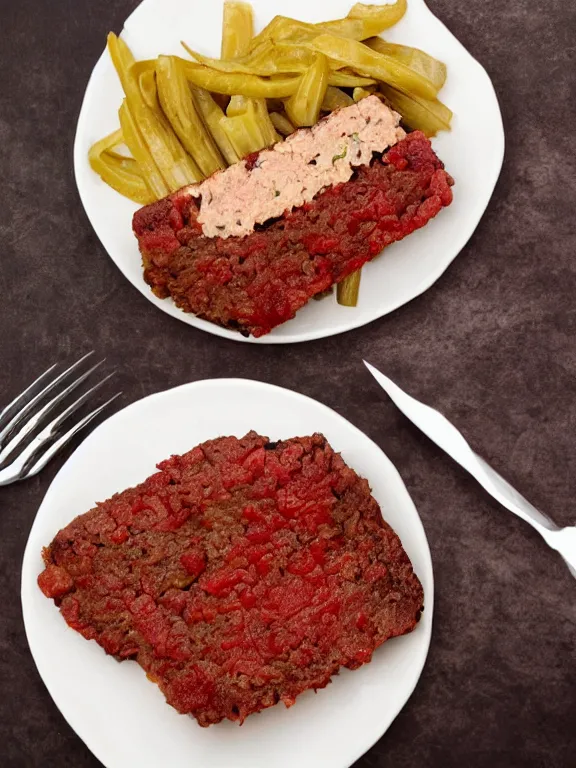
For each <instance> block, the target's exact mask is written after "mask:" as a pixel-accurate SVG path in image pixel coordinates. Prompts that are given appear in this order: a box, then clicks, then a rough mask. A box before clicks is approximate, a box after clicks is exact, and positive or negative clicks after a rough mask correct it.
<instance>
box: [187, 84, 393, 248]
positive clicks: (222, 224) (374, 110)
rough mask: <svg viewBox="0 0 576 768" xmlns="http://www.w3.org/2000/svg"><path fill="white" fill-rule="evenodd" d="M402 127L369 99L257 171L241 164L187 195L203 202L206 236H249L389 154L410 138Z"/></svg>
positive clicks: (290, 144) (279, 147) (292, 142)
mask: <svg viewBox="0 0 576 768" xmlns="http://www.w3.org/2000/svg"><path fill="white" fill-rule="evenodd" d="M399 122H400V115H398V114H397V113H396V112H393V111H392V110H391V109H389V108H388V107H387V106H386V105H385V104H383V103H382V102H381V101H380V99H379V98H377V97H376V96H369V97H368V98H366V99H362V100H361V101H359V102H358V103H357V104H354V105H352V106H350V107H345V108H344V109H341V110H339V111H337V112H334V113H333V114H332V115H331V116H330V117H329V118H328V119H326V120H322V121H321V122H319V123H317V124H316V125H315V126H313V127H312V128H311V129H310V130H308V131H297V132H296V133H294V134H292V135H291V136H289V137H288V138H287V139H286V141H283V142H280V143H278V144H275V145H274V147H272V148H271V149H267V150H263V151H262V152H261V153H260V155H259V157H258V161H257V165H256V167H254V168H253V169H252V170H250V171H249V170H248V169H247V168H246V165H245V163H244V161H240V162H239V163H236V164H235V165H232V166H230V168H227V169H226V170H225V171H220V172H219V173H215V174H214V175H213V176H211V177H210V178H208V179H206V180H205V181H203V182H201V183H200V184H194V185H191V186H190V187H189V188H188V189H187V190H186V191H187V192H188V193H189V194H191V195H192V196H193V197H201V198H202V200H201V203H200V211H199V214H198V222H199V223H200V224H201V225H202V230H203V233H204V235H205V236H206V237H223V238H225V237H231V236H233V235H234V236H238V237H242V236H243V235H248V234H250V232H252V231H253V229H254V225H255V224H263V223H264V222H265V221H267V220H268V219H272V218H276V217H279V216H282V214H283V213H284V211H286V210H291V209H292V208H295V207H298V206H300V205H303V204H304V203H307V202H310V201H311V200H312V199H313V198H314V197H315V195H317V194H318V192H320V191H321V190H323V189H325V188H327V187H329V186H331V185H334V184H340V183H341V182H345V181H348V180H349V179H350V177H351V176H352V174H353V172H354V167H358V166H360V165H367V164H368V163H370V161H371V159H372V154H373V153H374V152H384V151H385V150H386V149H388V147H391V146H392V145H393V144H396V143H397V142H398V141H401V140H402V139H403V138H404V136H405V133H404V131H403V130H402V128H400V127H399Z"/></svg>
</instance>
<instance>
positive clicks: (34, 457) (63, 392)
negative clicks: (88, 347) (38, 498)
mask: <svg viewBox="0 0 576 768" xmlns="http://www.w3.org/2000/svg"><path fill="white" fill-rule="evenodd" d="M93 354H94V352H93V351H92V352H89V353H88V354H87V355H84V357H82V358H80V360H78V361H77V362H76V363H74V364H73V365H71V366H70V367H69V368H67V369H66V370H65V371H63V372H62V373H60V374H59V375H57V376H55V377H54V378H52V374H53V373H54V371H55V369H56V367H57V364H56V363H55V364H54V365H51V366H50V368H48V370H47V371H44V373H43V374H42V375H41V376H39V377H38V378H37V379H36V381H34V382H33V383H32V384H30V386H29V387H27V388H26V389H25V390H24V392H22V394H21V395H18V396H17V397H16V398H15V399H14V400H13V401H12V402H11V403H9V404H8V405H7V406H6V407H5V408H4V409H3V410H2V411H0V485H8V484H9V483H15V482H17V481H18V480H25V479H27V478H28V477H33V475H36V474H38V472H40V470H41V469H44V467H45V466H46V464H48V462H49V461H50V460H51V459H52V458H54V456H56V454H57V453H58V452H59V451H61V450H62V449H63V448H64V446H65V445H67V443H69V442H70V440H72V438H73V437H74V436H75V435H77V434H78V432H80V430H82V429H84V427H86V426H87V425H88V424H89V423H90V422H91V421H92V420H93V419H95V418H96V417H97V416H98V415H99V414H100V413H101V412H102V411H103V410H104V408H106V407H107V406H108V405H110V403H112V402H113V401H114V400H116V398H117V397H119V396H120V395H121V394H122V393H121V392H117V393H116V394H115V395H113V396H112V397H111V398H109V399H108V400H106V402H105V403H103V404H102V405H99V406H98V407H97V408H95V409H94V410H93V411H91V412H90V413H88V414H87V415H86V416H83V417H82V418H81V419H80V421H78V422H77V423H76V424H74V425H73V426H71V427H70V428H69V429H68V431H67V432H64V433H63V434H61V432H62V427H63V425H64V422H65V421H66V420H67V419H68V418H69V417H70V416H72V414H74V413H75V412H76V411H77V410H78V409H79V408H81V407H82V406H83V405H84V404H85V403H87V402H88V401H89V400H90V399H91V398H92V396H93V395H94V394H95V393H96V392H97V390H99V389H100V387H102V386H103V385H104V384H105V383H106V382H107V381H108V380H109V379H111V378H112V376H113V375H114V373H115V371H112V373H109V374H108V375H107V376H105V377H104V378H103V379H101V380H100V381H98V382H97V383H96V384H95V385H94V386H93V387H91V388H90V389H88V390H87V391H86V392H84V394H82V395H80V397H79V398H78V399H77V400H75V401H74V402H73V403H72V404H71V405H69V406H68V407H66V408H65V409H64V410H63V411H62V412H61V413H60V414H59V415H58V416H55V418H53V419H52V421H50V422H49V423H48V424H46V425H45V426H43V427H42V429H41V430H40V431H39V432H38V434H37V435H36V436H35V437H33V438H32V440H30V442H29V443H28V444H26V441H27V438H29V436H30V435H31V434H32V433H33V432H34V431H35V430H36V429H37V428H38V427H40V426H42V424H43V423H44V422H45V421H46V420H47V418H48V417H49V416H52V415H55V414H56V413H57V411H58V410H59V406H60V405H61V404H62V402H63V401H64V400H65V399H66V398H67V397H68V396H69V395H70V394H71V393H72V392H74V390H75V389H77V388H78V387H79V386H80V385H81V384H82V383H84V382H85V381H86V380H87V379H88V377H89V376H91V375H92V374H93V373H94V372H95V371H96V370H97V369H98V368H100V366H101V365H102V363H103V362H104V361H103V360H101V361H100V362H98V363H96V364H95V365H93V366H92V367H91V368H89V369H88V370H87V371H85V372H84V373H81V374H80V375H77V377H76V378H75V379H74V380H73V381H71V382H70V383H67V382H68V381H69V380H70V378H71V377H72V374H75V373H76V374H78V373H79V369H80V368H81V366H82V365H83V363H84V362H85V361H86V360H88V358H89V357H91V356H92V355H93ZM65 384H67V386H65V387H64V388H63V389H62V388H61V385H65ZM56 392H57V394H54V396H53V397H52V398H50V395H52V394H53V393H56ZM49 398H50V399H49Z"/></svg>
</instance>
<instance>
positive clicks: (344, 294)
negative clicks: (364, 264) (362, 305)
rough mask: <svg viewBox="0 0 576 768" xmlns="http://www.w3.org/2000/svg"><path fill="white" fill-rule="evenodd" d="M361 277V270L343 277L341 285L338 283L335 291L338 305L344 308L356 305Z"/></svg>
mask: <svg viewBox="0 0 576 768" xmlns="http://www.w3.org/2000/svg"><path fill="white" fill-rule="evenodd" d="M361 276H362V270H360V269H358V270H357V271H356V272H352V274H351V275H348V277H345V278H344V280H342V282H341V283H338V287H337V289H336V298H337V301H338V304H342V305H343V306H344V307H355V306H356V305H357V304H358V294H359V293H360V278H361Z"/></svg>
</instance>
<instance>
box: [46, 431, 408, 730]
mask: <svg viewBox="0 0 576 768" xmlns="http://www.w3.org/2000/svg"><path fill="white" fill-rule="evenodd" d="M158 468H159V472H157V473H156V474H154V475H152V476H151V477H149V478H148V479H147V480H145V481H144V482H143V483H142V484H141V485H138V486H136V487H135V488H131V489H129V490H126V491H124V492H122V493H119V494H116V495H115V496H113V497H112V498H111V499H108V501H105V502H103V503H101V504H98V505H97V506H96V507H95V508H94V509H92V510H90V511H89V512H87V513H86V514H84V515H81V516H80V517H77V518H76V519H75V520H74V521H73V522H71V523H70V525H68V526H67V527H66V528H64V529H63V530H61V531H60V532H59V533H58V534H57V535H56V537H55V539H54V541H53V542H52V543H51V544H50V546H48V547H47V548H46V549H45V550H44V552H43V556H44V561H45V570H44V571H43V572H42V573H41V574H40V576H39V577H38V583H39V586H40V588H41V589H42V591H43V592H44V594H45V595H46V596H47V597H50V598H53V599H54V601H55V603H56V604H57V605H58V606H59V608H60V611H61V613H62V615H63V616H64V618H65V620H66V621H67V622H68V624H69V625H70V626H71V627H72V628H73V629H75V630H77V631H78V632H80V633H81V634H82V635H83V636H84V637H85V638H87V639H91V640H96V641H97V642H98V643H99V644H100V645H101V646H102V647H103V648H104V650H105V651H106V652H107V653H109V654H112V655H114V656H115V657H116V658H117V659H119V660H124V659H135V660H136V661H137V662H138V663H139V664H140V665H141V666H142V667H143V669H144V670H145V671H146V673H147V675H148V677H150V679H152V680H154V681H155V682H156V683H157V684H158V685H159V686H160V688H161V689H162V691H163V693H164V695H165V697H166V699H167V701H168V703H169V704H171V705H172V706H173V707H175V708H176V709H177V710H178V711H179V712H182V713H189V714H191V715H193V716H194V717H195V718H196V719H197V720H198V722H199V724H200V725H203V726H207V725H211V724H212V723H218V722H219V721H220V720H222V719H224V718H228V719H230V720H239V721H240V722H242V721H243V720H244V719H245V718H246V717H247V716H248V715H250V714H251V713H253V712H258V711H259V710H262V709H264V708H265V707H270V706H272V705H273V704H276V703H277V702H278V701H283V702H284V703H285V704H286V706H290V705H291V704H293V703H294V701H295V699H296V697H297V696H298V694H300V693H302V692H303V691H306V690H307V689H310V688H313V689H317V688H322V687H324V686H325V685H327V684H328V683H329V682H330V677H331V676H332V675H334V674H336V673H337V672H338V670H339V668H340V667H342V666H344V667H348V668H350V669H355V668H357V667H359V666H360V665H361V664H364V663H366V662H369V661H370V659H371V657H372V653H373V652H374V650H375V649H376V648H377V647H378V646H379V645H381V644H382V643H384V642H385V641H386V640H388V639H389V638H391V637H395V636H397V635H402V634H404V633H406V632H410V631H411V630H412V629H413V628H414V627H415V625H416V623H417V621H418V619H419V616H420V612H421V611H422V603H423V593H422V587H421V585H420V582H419V581H418V578H417V577H416V576H415V574H414V572H413V570H412V566H411V564H410V560H409V559H408V556H407V555H406V553H405V552H404V550H403V548H402V544H401V543H400V540H399V538H398V536H397V535H396V534H395V533H394V531H393V530H392V529H391V528H390V526H389V525H387V523H386V522H385V521H384V520H383V519H382V515H381V514H380V509H379V507H378V504H377V503H376V501H375V500H374V498H373V497H372V496H371V494H370V488H369V487H368V483H367V482H366V480H364V479H362V478H360V477H359V476H358V475H357V474H356V473H355V472H354V471H353V470H352V469H350V467H348V466H347V465H346V464H345V463H344V461H343V460H342V458H341V457H340V455H339V454H337V453H334V451H333V450H332V448H331V447H330V446H329V445H328V443H327V442H326V440H325V438H324V437H323V436H322V435H318V434H317V435H313V436H312V437H303V438H294V439H292V440H286V441H282V442H280V443H270V442H268V440H267V438H265V437H260V436H259V435H257V434H256V433H254V432H251V433H250V434H248V435H246V436H245V437H244V438H243V439H241V440H239V439H237V438H235V437H221V438H218V439H217V440H211V441H209V442H207V443H204V444H202V445H200V446H198V447H197V448H194V449H193V450H191V451H190V452H189V453H186V454H184V455H182V456H173V457H172V458H170V459H168V460H167V461H164V462H162V463H161V464H159V465H158Z"/></svg>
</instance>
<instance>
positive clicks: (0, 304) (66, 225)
mask: <svg viewBox="0 0 576 768" xmlns="http://www.w3.org/2000/svg"><path fill="white" fill-rule="evenodd" d="M136 4H137V2H136V0H108V2H104V1H103V0H97V1H95V0H59V2H47V0H44V2H41V1H40V0H1V2H0V29H1V30H2V32H3V34H2V43H1V45H0V64H1V69H0V72H1V73H2V75H1V80H0V178H1V180H2V192H1V205H0V290H1V296H2V298H1V300H0V332H1V337H0V338H1V347H0V396H1V400H0V402H2V401H3V402H6V401H7V400H8V399H9V398H11V397H12V396H14V395H15V394H16V393H17V392H18V391H19V390H21V389H22V388H23V387H24V385H25V384H27V383H28V382H29V381H30V380H31V379H32V378H34V377H35V376H36V375H37V374H38V373H39V372H40V371H41V370H43V369H44V368H46V367H47V366H48V365H49V364H51V363H52V362H54V361H56V360H60V361H66V360H70V361H71V360H72V359H74V358H76V356H77V355H79V353H80V352H82V351H87V350H89V349H95V350H96V351H97V353H98V354H99V355H106V356H107V357H108V359H109V361H111V362H112V363H114V364H116V365H117V366H118V368H119V374H118V378H119V380H120V383H121V386H122V389H123V390H124V393H125V394H124V396H123V400H122V405H126V404H128V403H129V402H132V401H134V400H137V399H139V398H141V397H143V396H144V395H147V394H149V393H151V392H157V391H159V390H163V389H167V388H169V387H172V386H174V385H177V384H182V383H183V382H187V381H193V380H196V379H203V378H209V377H220V376H241V377H248V378H256V379H260V380H262V381H267V382H273V383H275V384H281V385H283V386H285V387H289V388H293V389H295V390H297V391H299V392H303V393H305V394H307V395H310V396H312V397H314V398H317V399H318V400H320V401H322V402H324V403H326V404H327V405H329V406H331V407H332V408H334V409H335V410H337V411H338V412H339V413H341V414H343V415H344V416H346V418H348V419H350V420H351V421H352V422H353V423H354V424H356V425H357V426H358V427H359V428H360V429H362V430H363V431H365V432H366V433H367V434H368V435H370V437H372V438H373V439H374V440H375V441H376V442H377V443H378V444H379V445H380V446H381V447H382V448H383V449H384V450H385V451H386V453H387V454H388V455H389V456H390V458H391V459H392V461H393V462H394V463H395V464H396V466H397V467H398V469H399V471H400V473H401V474H402V477H403V478H404V481H405V482H406V485H407V487H408V490H409V491H410V493H411V494H412V497H413V499H414V501H415V503H416V505H417V507H418V509H419V512H420V515H421V517H422V519H423V522H424V525H425V528H426V532H427V535H428V539H429V542H430V546H431V550H432V557H433V561H434V570H435V577H436V590H437V598H436V606H435V616H434V632H433V638H432V645H431V648H430V655H429V657H428V661H427V664H426V668H425V670H424V673H423V675H422V678H421V680H420V682H419V684H418V687H417V689H416V691H415V693H414V695H413V696H412V698H411V699H410V701H409V702H408V704H407V705H406V707H405V708H404V709H403V711H402V713H401V714H400V715H399V716H398V718H397V719H396V721H395V722H394V724H393V725H392V727H391V728H390V729H389V730H388V732H387V733H386V735H385V736H384V737H383V738H382V739H381V740H380V741H379V742H378V743H377V744H376V746H375V747H374V748H373V749H371V750H370V752H369V753H368V754H367V755H366V756H365V757H363V758H362V759H361V760H360V761H358V763H357V765H356V768H392V767H393V768H408V767H409V768H461V767H462V768H464V767H465V768H484V767H485V766H486V767H487V768H488V767H489V768H492V767H494V766H497V767H499V766H503V768H515V767H516V766H522V768H524V767H525V766H530V768H531V767H532V766H533V767H534V768H574V766H576V640H575V638H576V583H575V582H574V580H573V579H572V578H571V577H570V576H569V573H568V570H567V569H566V567H565V565H564V564H563V563H562V561H561V560H560V558H559V557H558V556H557V555H555V554H554V553H553V552H552V551H550V550H549V549H548V548H547V547H546V546H545V545H544V543H543V542H542V541H541V540H540V539H539V537H538V535H537V534H536V533H535V532H534V531H533V530H532V529H531V528H530V527H529V526H528V525H526V524H525V523H523V522H521V521H520V520H518V519H516V518H515V517H514V516H513V515H511V514H510V513H508V512H506V511H504V510H502V509H501V508H500V507H499V506H498V505H497V504H496V503H493V502H492V501H491V500H490V499H489V498H488V497H487V496H486V495H485V494H484V493H483V492H482V491H481V490H480V488H479V487H478V486H477V485H476V484H475V483H474V482H473V481H472V480H471V479H470V478H469V477H468V476H467V475H466V474H465V473H464V472H463V471H461V470H460V469H459V468H458V467H457V466H455V465H454V464H453V463H452V462H451V461H450V460H449V459H448V458H447V457H446V456H444V455H443V454H442V453H441V452H440V451H439V450H437V449H436V448H435V447H434V446H433V445H432V444H431V443H430V442H428V441H427V440H426V439H425V438H424V437H423V436H422V435H421V434H420V433H419V432H418V431H417V430H416V429H415V428H413V427H412V426H411V425H410V424H409V423H408V422H407V421H406V419H404V418H403V417H402V416H401V415H400V414H399V413H398V412H397V411H396V410H395V409H394V407H393V406H392V404H391V403H390V402H389V401H387V400H386V399H385V397H383V395H382V393H381V392H380V391H379V389H378V387H377V386H376V385H375V383H374V382H373V381H372V380H371V378H370V376H369V375H368V374H367V372H366V371H364V370H363V367H362V365H361V360H362V358H363V357H364V358H367V359H368V360H370V361H372V362H373V363H374V364H375V365H377V366H380V367H381V368H382V369H383V370H385V371H386V372H388V373H389V374H390V375H392V376H393V377H395V378H396V379H397V380H398V382H399V383H400V384H401V385H404V386H405V387H406V388H408V389H409V390H410V391H411V392H413V393H414V394H415V395H416V396H418V397H421V398H422V399H423V400H425V401H426V402H428V403H430V404H433V405H435V406H437V407H438V408H440V409H441V410H442V411H443V412H444V413H445V414H446V415H447V416H448V417H449V418H451V419H452V420H453V421H455V422H456V423H457V424H458V425H459V426H460V427H461V428H462V430H463V431H464V432H465V434H466V435H467V436H468V437H469V439H470V440H471V442H472V443H473V445H474V446H475V448H476V449H477V450H478V451H479V452H481V453H482V454H483V455H484V456H485V457H486V458H487V459H488V460H489V461H490V462H492V464H493V465H494V466H495V467H496V468H497V469H498V470H500V471H501V472H502V473H504V474H505V475H506V476H507V477H508V478H509V479H510V480H511V481H512V482H513V483H514V484H515V485H516V486H517V487H518V489H519V490H521V491H522V492H523V493H524V494H525V495H526V496H527V497H528V498H529V499H530V500H531V501H533V503H535V504H536V505H538V506H540V507H541V508H542V509H543V510H545V511H547V512H549V513H550V514H551V515H552V516H554V517H555V519H556V520H557V521H558V522H559V523H562V524H572V523H574V522H575V518H576V504H575V502H574V496H575V495H576V451H575V449H574V434H575V431H576V336H575V331H576V216H575V215H574V208H575V205H576V152H575V144H574V138H573V136H574V132H573V124H574V121H575V119H576V106H575V105H576V88H575V82H576V80H575V72H576V53H575V50H576V49H575V48H574V41H573V35H574V31H575V30H576V4H574V3H572V2H569V1H568V0H550V1H549V2H547V3H542V2H540V1H537V0H508V2H502V0H467V2H454V1H453V0H452V1H451V0H430V6H431V8H432V10H433V11H435V12H436V13H437V14H438V15H439V16H440V18H441V19H442V20H443V21H444V22H445V23H446V24H447V26H448V27H449V28H450V29H451V30H452V31H453V32H454V33H455V34H456V36H457V37H458V38H459V39H460V40H461V41H462V43H463V44H464V45H465V46H466V47H467V48H468V49H469V50H470V51H471V52H472V54H474V55H475V56H476V57H477V58H478V59H479V60H480V61H481V62H482V63H483V64H484V65H485V67H486V69H487V70H488V72H489V74H490V75H491V77H492V78H493V81H494V84H495V87H496V91H497V93H498V95H499V98H500V102H501V106H502V111H503V115H504V122H505V126H506V135H507V150H506V159H505V163H504V168H503V171H502V175H501V177H500V181H499V183H498V186H497V189H496V192H495V194H494V197H493V199H492V202H491V204H490V206H489V208H488V210H487V212H486V214H485V216H484V218H483V220H482V222H481V224H480V226H479V227H478V229H477V231H476V233H475V235H474V236H473V238H472V239H471V241H470V242H469V244H468V245H467V246H466V248H465V249H464V250H463V252H462V253H461V254H460V256H459V257H458V258H457V259H456V261H455V262H454V263H453V265H452V266H451V267H450V268H449V270H448V272H447V273H446V274H445V275H444V276H443V277H442V278H441V279H440V280H439V281H438V282H437V283H436V285H435V286H434V287H433V288H432V289H431V290H429V291H428V292H427V293H426V294H424V295H423V296H422V297H420V298H418V299H416V300H415V301H413V302H412V303H410V304H408V305H407V306H405V307H402V308H401V309H399V310H398V311H396V312H394V313H393V314H392V315H390V316H388V317H386V318H383V319H382V320H379V321H377V322H374V323H372V324H371V325H369V326H366V327H365V328H361V329H360V330H357V331H354V332H351V333H348V334H346V335H343V336H338V337H336V338H330V339H325V340H323V341H316V342H312V343H308V344H302V345H294V346H285V347H278V346H249V345H244V344H239V343H236V342H231V341H227V340H223V339H219V338H217V337H215V336H211V335H208V334H206V333H202V332H200V331H197V330H195V329H193V328H191V327H188V326H187V325H185V324H183V323H181V322H179V321H177V320H175V319H173V318H170V317H168V316H167V315H165V314H163V313H162V312H159V311H158V310H156V309H155V308H154V307H153V306H152V304H150V303H148V302H147V301H146V300H145V299H144V298H143V297H142V296H141V295H140V294H139V293H138V292H137V291H136V290H134V288H132V286H131V285H130V284H129V283H128V282H127V280H125V279H124V278H123V277H122V275H121V274H120V272H119V271H118V270H117V268H116V267H115V266H114V264H113V263H112V261H111V260H110V259H109V258H108V256H107V255H106V253H105V252H104V250H103V248H102V246H101V245H100V243H99V242H98V240H97V238H96V236H95V235H94V233H93V232H92V229H91V227H90V225H89V223H88V220H87V219H86V216H85V214H84V211H83V209H82V206H81V204H80V201H79V198H78V195H77V192H76V187H75V184H74V178H73V172H72V141H73V137H74V131H75V126H76V118H77V115H78V111H79V108H80V103H81V99H82V95H83V92H84V88H85V86H86V82H87V80H88V76H89V74H90V71H91V69H92V66H93V64H94V62H95V61H96V59H97V58H98V56H99V55H100V52H101V50H102V47H103V44H104V40H105V35H106V33H107V32H108V30H110V29H114V30H116V31H120V28H121V25H122V21H123V19H124V18H125V17H126V16H127V15H128V13H129V12H130V11H131V10H132V9H133V8H134V7H135V6H136ZM482 151H483V148H482V147H481V146H476V147H470V152H482ZM64 458H65V457H61V458H60V459H58V460H56V461H54V462H53V463H52V464H51V465H50V466H49V468H47V469H46V470H45V471H44V472H43V473H42V474H41V476H40V477H38V478H35V479H33V480H30V481H28V482H26V483H23V484H20V485H13V486H9V487H6V488H1V489H0V589H1V595H2V609H1V610H0V765H1V766H3V767H4V768H6V767H7V766H10V767H11V768H20V766H22V767H27V766H30V768H36V767H37V768H51V767H54V768H65V766H73V767H74V768H88V767H90V768H95V767H96V766H98V765H100V763H99V762H98V761H97V760H96V759H95V758H94V757H93V756H92V755H91V754H90V753H89V752H88V750H87V749H86V747H85V746H84V745H83V743H82V742H81V741H80V740H79V739H78V737H77V736H76V735H75V734H74V733H73V732H72V731H71V729H70V728H69V727H68V725H67V724H66V722H65V721H64V719H63V717H62V716H61V715H60V713H59V712H58V710H57V709H56V707H55V706H54V704H53V703H52V700H51V699H50V696H49V694H48V692H47V691H46V689H45V688H44V685H43V683H42V681H41V680H40V677H39V676H38V673H37V672H36V669H35V667H34V663H33V661H32V658H31V656H30V653H29V651H28V646H27V643H26V638H25V634H24V628H23V624H22V618H21V609H20V564H21V560H22V554H23V552H24V546H25V544H26V539H27V536H28V531H29V529H30V526H31V524H32V521H33V519H34V515H35V514H36V510H37V508H38V505H39V504H40V501H41V499H42V497H43V495H44V493H45V492H46V489H47V488H48V486H49V484H50V481H51V480H52V478H53V476H54V475H55V473H56V472H57V471H58V469H59V467H60V466H61V464H62V462H63V460H64ZM86 694H87V695H89V692H88V691H87V692H86ZM128 737H129V735H128ZM193 764H194V761H193V758H192V757H191V765H193ZM126 768H131V767H129V766H127V767H126ZM198 768H204V766H201V767H200V766H199V767H198Z"/></svg>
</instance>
